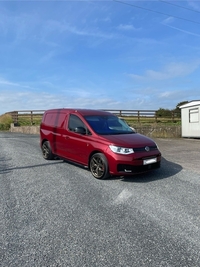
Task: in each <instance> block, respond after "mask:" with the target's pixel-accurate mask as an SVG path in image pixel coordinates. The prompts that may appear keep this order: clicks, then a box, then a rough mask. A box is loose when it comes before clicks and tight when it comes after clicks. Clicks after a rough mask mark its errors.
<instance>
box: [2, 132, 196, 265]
mask: <svg viewBox="0 0 200 267" xmlns="http://www.w3.org/2000/svg"><path fill="white" fill-rule="evenodd" d="M155 141H156V142H157V144H158V145H159V148H160V150H161V152H162V155H163V158H162V166H161V168H160V169H159V170H155V171H152V172H149V173H146V174H141V175H137V176H133V177H129V178H119V177H118V178H117V177H116V178H111V179H107V180H103V181H99V180H96V179H94V178H93V177H92V175H91V174H90V172H89V171H88V170H85V169H83V168H81V167H78V166H75V165H73V164H69V163H67V162H64V161H61V160H54V161H45V160H44V159H43V158H42V156H41V151H40V147H39V136H38V135H25V134H14V133H0V196H1V197H0V199H1V201H0V233H1V235H0V266H2V267H8V266H9V267H18V266H19V267H29V266H30V267H36V266H38V267H41V266H42V267H47V266H48V267H50V266H51V267H54V266H55V267H58V266H63V267H64V266H69V267H71V266H72V267H76V266H77V267H80V266H81V267H82V266H88V267H94V266H97V267H103V266H106V267H109V266H110V267H111V266H113V267H114V266H115V267H118V266H123V267H125V266H126V267H128V266H130V267H134V266H136V267H142V266H152V267H155V266H159V267H162V266H163V267H168V266H169V267H171V266H173V267H198V266H200V258H199V257H200V210H199V203H200V194H199V191H200V169H199V167H198V165H199V158H200V157H199V154H200V140H195V139H155Z"/></svg>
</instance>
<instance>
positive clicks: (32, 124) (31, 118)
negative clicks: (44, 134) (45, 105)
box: [31, 111, 33, 125]
mask: <svg viewBox="0 0 200 267" xmlns="http://www.w3.org/2000/svg"><path fill="white" fill-rule="evenodd" d="M31 125H33V111H31Z"/></svg>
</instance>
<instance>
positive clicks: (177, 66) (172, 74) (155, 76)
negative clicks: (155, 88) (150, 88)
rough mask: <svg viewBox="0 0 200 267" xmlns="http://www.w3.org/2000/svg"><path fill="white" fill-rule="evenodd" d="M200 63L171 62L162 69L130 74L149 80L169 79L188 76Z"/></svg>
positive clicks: (136, 77) (135, 77)
mask: <svg viewBox="0 0 200 267" xmlns="http://www.w3.org/2000/svg"><path fill="white" fill-rule="evenodd" d="M199 65H200V62H199V61H195V62H192V63H183V62H179V63H174V62H172V63H170V64H168V65H166V66H165V67H164V68H163V69H162V70H161V71H155V70H147V71H146V72H145V74H144V75H137V74H130V76H131V77H132V78H134V79H138V80H143V81H149V80H157V81H158V80H160V81H161V80H167V79H173V78H176V77H181V76H186V75H189V74H191V73H193V72H194V71H195V70H196V69H197V68H198V67H199Z"/></svg>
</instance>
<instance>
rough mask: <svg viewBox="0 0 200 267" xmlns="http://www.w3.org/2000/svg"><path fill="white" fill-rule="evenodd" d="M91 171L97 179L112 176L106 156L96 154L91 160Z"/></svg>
mask: <svg viewBox="0 0 200 267" xmlns="http://www.w3.org/2000/svg"><path fill="white" fill-rule="evenodd" d="M90 171H91V173H92V175H93V176H94V178H96V179H106V178H108V177H109V176H110V174H109V168H108V161H107V159H106V157H105V155H104V154H102V153H96V154H94V155H92V157H91V159H90Z"/></svg>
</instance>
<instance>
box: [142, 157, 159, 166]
mask: <svg viewBox="0 0 200 267" xmlns="http://www.w3.org/2000/svg"><path fill="white" fill-rule="evenodd" d="M155 162H157V158H152V159H144V160H143V165H147V164H152V163H155Z"/></svg>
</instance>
